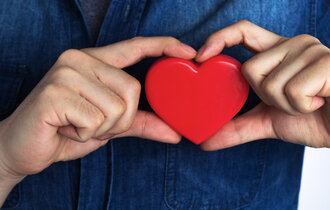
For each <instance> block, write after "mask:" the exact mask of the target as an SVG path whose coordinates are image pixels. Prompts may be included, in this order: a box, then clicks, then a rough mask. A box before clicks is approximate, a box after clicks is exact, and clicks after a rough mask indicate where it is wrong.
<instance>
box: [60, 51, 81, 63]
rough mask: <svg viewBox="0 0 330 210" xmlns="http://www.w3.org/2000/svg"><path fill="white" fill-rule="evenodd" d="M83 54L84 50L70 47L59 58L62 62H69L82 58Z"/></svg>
mask: <svg viewBox="0 0 330 210" xmlns="http://www.w3.org/2000/svg"><path fill="white" fill-rule="evenodd" d="M82 55H83V52H82V51H80V50H76V49H69V50H66V51H64V52H63V53H62V54H61V55H60V56H59V57H58V59H57V61H58V62H60V63H68V62H71V61H72V60H75V59H77V58H80V57H81V56H82Z"/></svg>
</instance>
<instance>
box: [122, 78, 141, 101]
mask: <svg viewBox="0 0 330 210" xmlns="http://www.w3.org/2000/svg"><path fill="white" fill-rule="evenodd" d="M125 88H127V89H126V91H125V92H126V94H127V96H128V97H129V98H130V97H134V98H135V97H138V96H139V95H140V91H141V84H140V82H139V81H138V80H137V79H135V78H134V77H132V78H130V81H129V82H128V84H127V85H126V87H125Z"/></svg>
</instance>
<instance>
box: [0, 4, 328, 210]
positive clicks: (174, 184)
mask: <svg viewBox="0 0 330 210" xmlns="http://www.w3.org/2000/svg"><path fill="white" fill-rule="evenodd" d="M329 17H330V10H329V0H323V1H321V0H300V1H290V0H277V1H266V0H264V1H262V0H258V1H257V0H245V1H242V0H231V1H225V0H203V1H201V0H148V1H147V0H113V1H112V3H111V5H110V7H109V9H108V11H107V14H106V17H105V20H104V23H103V25H102V28H101V31H100V34H99V37H98V39H97V43H96V46H103V45H107V44H111V43H114V42H117V41H121V40H125V39H129V38H132V37H135V36H163V35H165V36H174V37H176V38H178V39H180V40H181V41H183V42H185V43H187V44H189V45H191V46H193V47H194V48H196V49H198V48H199V47H200V46H201V45H202V44H203V42H204V41H205V40H206V38H207V37H208V36H209V35H210V34H212V33H213V32H215V31H217V30H219V29H221V28H224V27H226V26H228V25H230V24H233V23H235V22H237V21H238V20H241V19H246V20H249V21H251V22H253V23H255V24H257V25H259V26H261V27H264V28H266V29H268V30H270V31H273V32H275V33H277V34H280V35H282V36H287V37H292V36H295V35H298V34H302V33H307V34H311V35H313V36H316V37H317V38H319V39H320V40H321V42H323V44H325V45H326V46H328V47H329V44H330V39H329V32H330V25H329V20H330V18H329ZM0 24H1V26H0V117H1V119H4V118H6V117H7V116H9V115H10V113H12V112H13V110H14V109H15V108H16V107H17V106H18V105H19V104H20V103H21V101H22V100H23V99H24V98H25V97H26V96H27V94H28V93H29V92H30V91H31V90H32V88H33V87H34V86H35V85H36V84H37V83H38V81H39V80H40V79H41V78H42V77H43V75H44V74H45V73H46V72H47V71H48V70H49V69H50V67H51V66H52V65H53V64H54V63H55V61H56V59H57V57H58V56H59V55H60V54H61V53H62V52H63V51H65V50H66V49H69V48H77V49H81V48H85V47H90V46H93V44H92V43H93V40H92V38H91V35H90V32H89V31H88V27H87V25H86V22H85V20H84V17H83V14H82V12H81V8H80V5H79V3H78V1H77V0H76V1H74V0H15V1H13V0H1V1H0ZM224 53H225V54H228V55H230V56H233V57H235V58H237V59H238V60H240V61H241V62H244V61H246V60H247V59H248V58H250V57H251V56H253V54H252V53H250V52H248V51H247V50H244V49H243V48H242V47H241V46H236V47H232V48H230V49H226V50H225V51H224ZM153 61H154V59H146V60H144V61H142V62H140V63H138V64H136V65H134V66H132V67H129V68H126V69H124V70H125V71H127V72H128V73H129V74H131V75H133V76H134V77H136V78H138V79H139V80H140V82H141V84H142V85H143V83H144V78H145V74H146V72H147V70H148V67H149V66H150V65H151V63H152V62H153ZM258 103H259V99H258V97H257V96H256V95H255V94H254V93H253V92H252V91H251V92H250V94H249V97H248V100H247V103H246V105H245V106H244V108H243V109H242V113H243V112H246V111H247V110H249V109H251V108H252V107H254V106H255V105H256V104H258ZM139 108H140V109H144V110H150V107H149V105H148V103H147V101H146V98H145V94H144V93H143V92H142V94H141V99H140V104H139ZM303 151H304V147H303V146H298V145H293V144H289V143H285V142H283V141H280V140H272V139H264V140H259V141H255V142H251V143H247V144H244V145H240V146H236V147H233V148H229V149H223V150H220V151H215V152H204V151H201V150H200V148H199V147H198V146H196V145H194V144H192V143H191V142H190V141H188V140H186V139H183V140H182V142H181V143H179V144H178V145H167V144H163V143H157V142H153V141H149V140H144V139H138V138H133V137H131V138H121V139H115V140H112V141H110V142H109V143H108V144H107V145H106V146H104V147H102V148H100V149H98V150H97V151H95V152H93V153H91V154H89V155H87V156H86V157H84V158H82V159H79V160H75V161H69V162H59V163H55V164H53V165H51V166H50V167H49V168H47V169H45V170H44V171H42V172H41V173H39V174H35V175H31V176H27V177H26V178H25V179H24V180H23V181H22V182H21V183H19V184H18V185H17V186H16V187H15V188H14V189H13V190H12V192H11V193H10V195H9V196H8V198H7V200H6V202H5V204H4V206H3V208H4V209H81V210H83V209H113V210H117V209H125V210H126V209H128V210H129V209H141V210H149V209H151V210H153V209H155V210H165V209H180V210H190V209H203V210H206V209H217V210H224V209H281V210H282V209H296V208H297V200H298V193H299V186H300V177H301V167H302V156H303Z"/></svg>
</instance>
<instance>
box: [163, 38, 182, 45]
mask: <svg viewBox="0 0 330 210" xmlns="http://www.w3.org/2000/svg"><path fill="white" fill-rule="evenodd" d="M164 38H165V39H166V41H167V42H169V43H173V44H179V43H180V41H179V40H177V39H176V38H174V37H172V36H166V37H164Z"/></svg>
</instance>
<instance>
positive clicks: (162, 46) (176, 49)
mask: <svg viewBox="0 0 330 210" xmlns="http://www.w3.org/2000/svg"><path fill="white" fill-rule="evenodd" d="M84 51H85V52H86V53H88V54H89V55H91V56H93V57H95V58H98V59H100V60H102V61H103V62H105V63H107V64H109V65H112V66H115V67H116V68H124V67H127V66H130V65H133V64H135V63H137V62H139V61H140V60H142V59H143V58H146V57H159V56H162V55H167V56H170V57H177V58H183V59H192V58H194V57H195V56H196V51H195V50H194V49H193V48H191V47H190V46H188V45H186V44H183V43H182V42H180V41H179V40H177V39H175V38H173V37H136V38H133V39H129V40H125V41H121V42H117V43H115V44H111V45H108V46H105V47H98V48H87V49H84Z"/></svg>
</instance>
